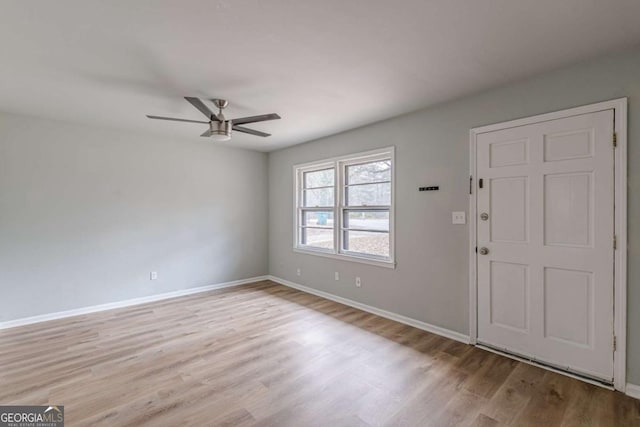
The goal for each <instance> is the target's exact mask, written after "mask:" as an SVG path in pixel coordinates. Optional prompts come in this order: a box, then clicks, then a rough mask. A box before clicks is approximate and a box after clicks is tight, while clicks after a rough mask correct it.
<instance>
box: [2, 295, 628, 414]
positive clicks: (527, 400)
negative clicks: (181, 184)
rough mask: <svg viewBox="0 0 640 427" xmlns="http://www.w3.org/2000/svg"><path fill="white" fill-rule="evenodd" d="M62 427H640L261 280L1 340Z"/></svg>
mask: <svg viewBox="0 0 640 427" xmlns="http://www.w3.org/2000/svg"><path fill="white" fill-rule="evenodd" d="M0 385H1V387H0V404H5V405H7V404H41V405H42V404H61V405H65V417H66V422H67V424H66V425H67V426H143V425H144V426H147V425H148V426H192V425H193V426H211V425H230V426H243V425H265V426H267V425H268V426H316V425H318V426H343V425H344V426H366V425H389V426H404V425H418V426H446V425H476V426H498V425H513V426H525V425H534V426H554V425H563V426H587V425H598V426H599V425H612V426H624V425H635V426H638V425H640V401H637V400H634V399H631V398H629V397H626V396H624V395H622V394H620V393H617V392H611V391H608V390H605V389H602V388H599V387H596V386H592V385H588V384H585V383H583V382H581V381H577V380H574V379H571V378H567V377H565V376H562V375H559V374H555V373H552V372H549V371H546V370H543V369H540V368H537V367H533V366H530V365H527V364H523V363H520V362H517V361H514V360H511V359H508V358H505V357H502V356H498V355H495V354H493V353H489V352H486V351H483V350H480V349H477V348H474V347H472V346H468V345H464V344H461V343H458V342H455V341H451V340H449V339H446V338H442V337H440V336H437V335H433V334H430V333H427V332H424V331H421V330H418V329H415V328H412V327H409V326H406V325H403V324H400V323H396V322H393V321H390V320H386V319H383V318H380V317H378V316H375V315H372V314H368V313H365V312H362V311H359V310H356V309H353V308H350V307H347V306H344V305H341V304H337V303H335V302H332V301H328V300H325V299H322V298H319V297H316V296H313V295H309V294H305V293H303V292H299V291H296V290H293V289H289V288H286V287H284V286H281V285H277V284H274V283H272V282H260V283H256V284H252V285H245V286H240V287H236V288H229V289H225V290H221V291H213V292H208V293H202V294H197V295H192V296H188V297H181V298H176V299H172V300H165V301H161V302H155V303H150V304H145V305H140V306H136V307H131V308H124V309H118V310H111V311H106V312H101V313H94V314H89V315H84V316H78V317H74V318H68V319H62V320H57V321H51V322H46V323H40V324H36V325H30V326H24V327H19V328H13V329H7V330H3V331H0Z"/></svg>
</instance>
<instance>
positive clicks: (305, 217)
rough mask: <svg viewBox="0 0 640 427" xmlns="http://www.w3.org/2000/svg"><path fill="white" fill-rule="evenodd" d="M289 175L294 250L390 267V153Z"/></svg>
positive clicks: (338, 161)
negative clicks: (294, 197) (292, 189)
mask: <svg viewBox="0 0 640 427" xmlns="http://www.w3.org/2000/svg"><path fill="white" fill-rule="evenodd" d="M295 172H296V192H297V202H296V216H297V223H296V241H295V247H296V248H297V249H301V250H304V251H312V252H320V253H324V254H332V255H335V256H338V257H341V256H344V257H349V258H360V259H369V260H372V261H373V262H383V263H385V264H393V238H392V236H393V221H392V219H393V194H392V191H393V185H392V184H393V183H392V179H393V150H392V149H385V150H380V151H378V152H375V153H363V154H360V155H354V156H349V157H344V158H340V159H335V160H331V161H324V162H321V163H318V164H312V165H306V166H302V167H297V168H296V169H295Z"/></svg>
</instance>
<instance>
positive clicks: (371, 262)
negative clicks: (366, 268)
mask: <svg viewBox="0 0 640 427" xmlns="http://www.w3.org/2000/svg"><path fill="white" fill-rule="evenodd" d="M293 251H294V252H297V253H301V254H307V255H317V256H321V257H325V258H332V259H338V260H341V261H352V262H359V263H362V264H369V265H374V266H376V267H384V268H396V263H395V261H379V260H376V259H371V258H364V257H359V256H355V255H347V254H335V253H333V252H323V251H315V250H312V249H304V248H293Z"/></svg>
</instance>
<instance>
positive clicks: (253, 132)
mask: <svg viewBox="0 0 640 427" xmlns="http://www.w3.org/2000/svg"><path fill="white" fill-rule="evenodd" d="M233 130H235V131H237V132H243V133H248V134H251V135H255V136H271V134H270V133H264V132H260V131H259V130H253V129H249V128H246V127H243V126H236V125H233Z"/></svg>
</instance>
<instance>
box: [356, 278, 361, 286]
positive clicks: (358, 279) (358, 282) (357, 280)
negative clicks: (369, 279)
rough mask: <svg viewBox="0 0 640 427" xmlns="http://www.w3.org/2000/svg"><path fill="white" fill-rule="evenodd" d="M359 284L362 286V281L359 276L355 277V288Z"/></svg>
mask: <svg viewBox="0 0 640 427" xmlns="http://www.w3.org/2000/svg"><path fill="white" fill-rule="evenodd" d="M360 286H362V282H361V281H360V276H357V277H356V288H359V287H360Z"/></svg>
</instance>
